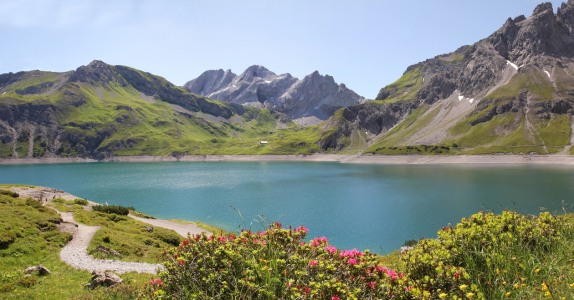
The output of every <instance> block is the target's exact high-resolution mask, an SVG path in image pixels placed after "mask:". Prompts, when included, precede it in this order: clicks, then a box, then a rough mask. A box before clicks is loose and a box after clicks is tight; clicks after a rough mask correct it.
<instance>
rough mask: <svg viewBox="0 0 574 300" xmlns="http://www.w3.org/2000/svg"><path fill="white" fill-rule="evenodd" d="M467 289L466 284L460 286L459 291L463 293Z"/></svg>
mask: <svg viewBox="0 0 574 300" xmlns="http://www.w3.org/2000/svg"><path fill="white" fill-rule="evenodd" d="M467 287H468V286H467V285H466V284H463V285H461V286H460V289H461V290H463V291H464V290H466V288H467Z"/></svg>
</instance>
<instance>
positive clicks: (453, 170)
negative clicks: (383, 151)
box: [0, 162, 574, 253]
mask: <svg viewBox="0 0 574 300" xmlns="http://www.w3.org/2000/svg"><path fill="white" fill-rule="evenodd" d="M0 183H14V184H30V185H40V186H47V187H53V188H57V189H61V190H64V191H66V192H68V193H71V194H73V195H76V196H78V197H82V198H86V199H88V200H92V201H95V202H99V203H105V202H107V203H108V204H110V205H112V204H114V205H123V206H133V207H135V208H136V209H137V210H138V211H141V212H143V213H146V214H149V215H152V216H155V217H157V218H162V219H181V220H188V221H201V222H204V223H207V224H210V225H214V226H218V227H221V228H224V229H226V230H237V228H238V226H239V225H242V226H243V224H245V226H247V227H249V226H251V227H252V229H255V230H257V229H260V228H261V225H259V224H258V223H257V222H255V221H253V220H254V219H258V217H259V216H261V215H264V216H265V218H266V220H267V221H268V222H273V221H278V222H280V223H283V225H284V226H285V225H289V224H292V225H293V226H299V225H304V226H306V227H308V228H309V235H308V238H313V237H315V236H325V237H327V238H329V241H330V243H331V244H333V245H335V246H336V247H338V248H342V249H353V248H357V249H359V250H364V249H370V250H371V251H377V252H379V253H381V251H382V250H384V251H385V252H387V253H388V252H391V251H393V250H395V249H398V248H399V247H400V246H401V245H402V244H403V243H404V241H405V240H407V239H419V238H420V237H421V236H424V237H428V238H434V237H436V232H437V230H439V229H440V228H441V227H444V226H447V225H448V224H449V223H451V224H453V225H455V224H456V223H457V222H459V221H460V220H461V218H464V217H468V216H470V215H472V214H474V213H477V212H479V211H482V210H492V211H494V212H497V213H500V212H501V211H502V210H503V209H505V208H507V209H516V210H517V211H518V212H520V213H524V214H538V213H540V211H541V209H545V210H548V211H550V212H561V211H562V201H563V200H564V201H566V203H567V207H568V209H570V210H572V203H573V202H574V201H572V200H573V196H574V190H573V189H572V188H573V186H574V184H573V183H574V169H572V168H565V167H564V168H562V167H558V166H555V167H549V166H529V165H524V166H516V165H515V166H492V165H358V164H340V163H325V162H189V163H186V162H174V163H166V162H161V163H70V164H38V165H0ZM232 207H234V208H236V209H237V210H238V211H240V212H241V215H242V216H243V221H242V218H241V217H240V215H239V214H238V213H237V211H235V210H234V209H233V208H232Z"/></svg>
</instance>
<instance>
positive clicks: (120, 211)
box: [92, 205, 135, 216]
mask: <svg viewBox="0 0 574 300" xmlns="http://www.w3.org/2000/svg"><path fill="white" fill-rule="evenodd" d="M92 208H93V210H94V211H99V212H103V213H106V214H116V215H122V216H127V215H128V214H129V213H130V210H135V208H133V207H124V206H121V205H119V206H115V205H95V206H93V207H92Z"/></svg>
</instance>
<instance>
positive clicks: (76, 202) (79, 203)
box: [74, 199, 88, 206]
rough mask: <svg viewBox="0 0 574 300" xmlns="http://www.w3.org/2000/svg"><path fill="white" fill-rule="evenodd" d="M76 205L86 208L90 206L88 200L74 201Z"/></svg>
mask: <svg viewBox="0 0 574 300" xmlns="http://www.w3.org/2000/svg"><path fill="white" fill-rule="evenodd" d="M74 204H78V205H83V206H86V205H88V200H85V199H75V200H74Z"/></svg>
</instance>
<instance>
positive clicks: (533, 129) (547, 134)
mask: <svg viewBox="0 0 574 300" xmlns="http://www.w3.org/2000/svg"><path fill="white" fill-rule="evenodd" d="M573 20H574V2H569V3H568V4H566V3H565V4H563V5H562V6H561V7H560V9H559V10H558V12H557V13H556V14H555V13H554V11H553V9H552V5H551V4H549V3H544V4H541V5H539V6H538V7H537V8H536V9H535V11H534V13H533V15H532V16H531V17H529V18H525V17H524V16H519V17H517V18H515V19H508V20H507V22H506V23H505V24H504V26H503V27H502V28H501V29H499V30H498V31H496V32H495V33H493V34H492V35H491V36H490V37H488V38H486V39H483V40H481V41H479V42H477V43H475V44H474V45H472V46H463V47H461V48H459V49H458V50H456V51H455V52H453V53H449V54H445V55H440V56H437V57H435V58H432V59H428V60H426V61H424V62H421V63H418V64H415V65H412V66H410V67H409V68H408V69H407V70H406V72H405V73H404V74H403V76H402V77H401V78H400V79H399V80H397V81H396V82H395V83H393V84H390V85H387V86H386V87H384V88H382V89H381V90H380V92H379V94H378V95H377V98H376V99H377V100H375V101H370V102H368V103H366V104H362V105H357V106H352V107H347V108H344V109H342V110H341V111H340V112H338V116H339V117H338V118H335V117H333V118H332V119H330V120H328V121H327V122H326V123H325V124H324V125H323V130H324V131H325V135H324V136H323V137H322V139H321V140H320V145H323V146H325V145H326V147H329V148H333V149H336V150H338V151H346V150H347V149H349V147H348V140H349V139H350V137H351V136H352V135H353V134H354V132H364V133H365V135H366V137H367V139H366V143H365V147H364V151H363V153H371V154H426V155H437V154H438V155H440V154H443V155H445V154H489V153H514V154H521V153H537V154H555V153H560V154H572V153H571V152H572V150H571V148H572V127H573V125H572V123H573V120H572V113H574V109H573V108H574V59H572V57H574V35H573V34H571V32H572V30H573V29H574V21H573ZM321 142H323V143H322V144H321Z"/></svg>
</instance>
